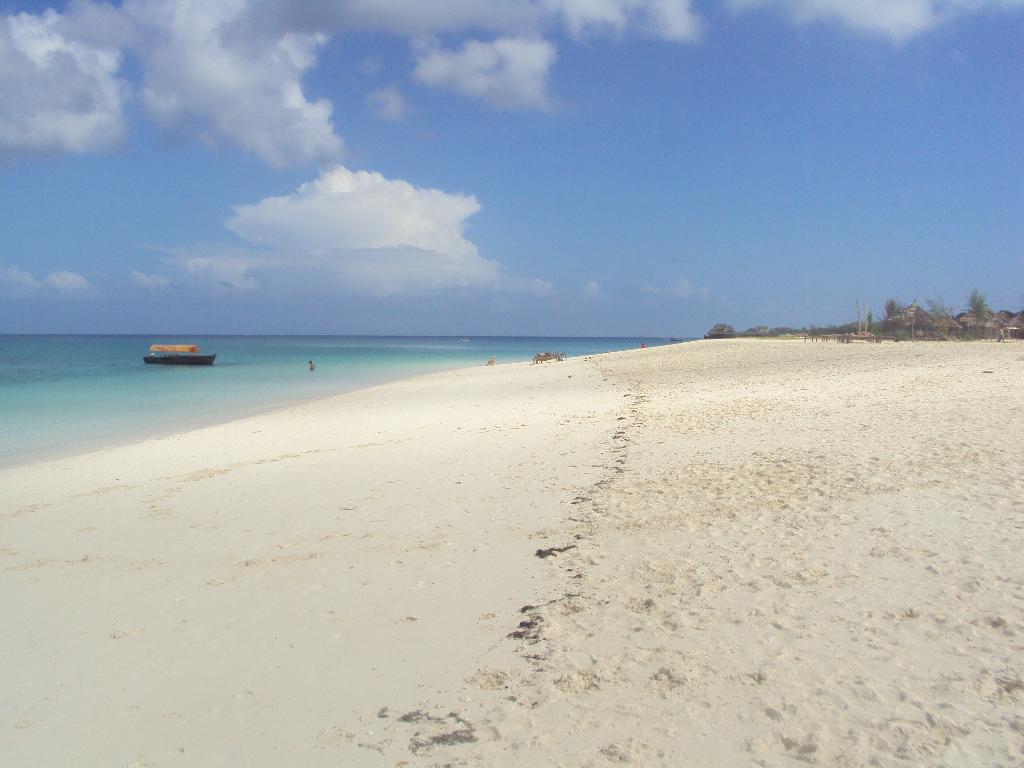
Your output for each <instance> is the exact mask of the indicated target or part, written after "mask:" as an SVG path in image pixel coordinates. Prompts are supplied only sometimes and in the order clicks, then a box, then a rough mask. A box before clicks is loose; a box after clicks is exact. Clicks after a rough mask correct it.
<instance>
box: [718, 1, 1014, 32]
mask: <svg viewBox="0 0 1024 768" xmlns="http://www.w3.org/2000/svg"><path fill="white" fill-rule="evenodd" d="M728 1H729V4H730V5H731V6H732V7H733V8H735V9H739V10H745V9H749V8H762V7H763V8H774V9H778V10H780V11H782V12H784V13H786V14H787V15H788V16H789V17H790V18H791V19H792V20H793V21H795V22H796V23H798V24H807V23H810V22H817V21H823V22H832V23H839V24H843V25H845V26H847V27H849V28H851V29H853V30H854V31H857V32H866V33H871V34H880V35H884V36H886V37H889V38H891V39H892V40H894V41H897V42H901V41H904V40H907V39H909V38H910V37H913V36H914V35H917V34H920V33H922V32H926V31H927V30H929V29H932V28H933V27H935V26H936V25H938V24H941V23H943V22H945V21H948V20H950V19H953V18H955V17H957V16H960V15H964V14H967V13H973V12H977V11H981V10H985V9H990V10H996V9H1013V8H1017V9H1020V8H1024V3H1022V2H1021V0H728Z"/></svg>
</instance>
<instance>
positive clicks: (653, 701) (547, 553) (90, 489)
mask: <svg viewBox="0 0 1024 768" xmlns="http://www.w3.org/2000/svg"><path fill="white" fill-rule="evenodd" d="M1022 371H1024V346H1022V345H1016V344H914V345H909V344H893V345H864V346H857V345H841V346H836V345H813V344H803V343H800V342H781V341H779V342H768V341H763V342H762V341H757V342H742V341H727V342H699V343H694V344H686V345H679V346H675V347H668V348H659V349H649V350H642V351H636V352H625V353H614V354H610V355H603V356H596V357H591V358H586V359H578V360H570V361H567V362H564V363H549V364H545V365H540V366H529V365H511V366H498V367H497V368H489V369H488V368H480V369H474V370H468V371H460V372H455V373H448V374H441V375H435V376H427V377H421V378H417V379H412V380H409V381H405V382H399V383H396V384H391V385H387V386H384V387H378V388H375V389H371V390H367V391H364V392H359V393H355V394H351V395H345V396H342V397H338V398H333V399H330V400H325V401H321V402H318V403H313V404H309V405H306V406H301V407H297V408H292V409H288V410H285V411H280V412H276V413H271V414H267V415H264V416H260V417H256V418H252V419H245V420H242V421H237V422H233V423H231V424H225V425H221V426H217V427H211V428H208V429H204V430H199V431H196V432H192V433H187V434H182V435H177V436H174V437H171V438H166V439H161V440H153V441H148V442H146V443H140V444H138V445H134V446H126V447H123V448H116V449H110V450H106V451H101V452H98V453H93V454H88V455H85V456H80V457H76V458H73V459H69V460H65V461H58V462H52V463H47V464H36V465H32V466H28V467H21V468H16V469H13V470H8V471H5V472H3V473H0V500H2V507H0V579H2V585H0V595H2V597H0V606H2V609H3V615H4V624H5V631H4V632H3V634H2V635H0V637H2V639H0V653H2V659H3V660H2V661H0V665H2V672H3V675H2V678H3V680H4V684H3V686H2V688H0V754H2V755H4V756H5V758H4V764H5V765H8V764H9V765H19V766H20V765H25V766H28V765H56V764H77V765H161V766H163V765H246V766H249V765H367V766H374V765H380V766H385V765H386V766H394V765H399V764H408V765H435V764H437V765H445V764H453V765H567V766H589V765H593V766H601V765H613V764H635V765H666V766H667V765H722V766H726V765H729V766H731V765H795V764H812V765H814V764H817V765H828V766H832V765H837V766H859V765H878V766H890V765H891V766H896V765H900V766H905V765H950V766H953V765H955V766H973V765H977V766H996V765H1006V766H1011V765H1020V764H1021V763H1022V762H1024V717H1022V716H1021V715H1020V714H1019V713H1020V711H1022V709H1024V654H1022V651H1024V646H1022V639H1021V638H1022V637H1024V635H1022V632H1024V560H1022V558H1021V556H1020V552H1021V550H1022V545H1024V501H1022V499H1024V480H1022V475H1021V471H1020V470H1021V467H1022V466H1024V445H1022V442H1021V439H1020V433H1021V427H1022V425H1024V392H1022V390H1021V387H1020V381H1021V372H1022Z"/></svg>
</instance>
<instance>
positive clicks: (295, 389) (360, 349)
mask: <svg viewBox="0 0 1024 768" xmlns="http://www.w3.org/2000/svg"><path fill="white" fill-rule="evenodd" d="M156 343H164V344H171V343H195V344H198V345H199V346H200V347H201V348H202V351H203V352H204V353H207V354H209V353H216V354H217V362H216V364H215V365H214V366H212V367H209V368H207V367H179V366H163V365H145V364H144V363H143V362H142V358H143V356H144V355H145V354H146V353H147V351H148V349H149V345H150V344H156ZM641 343H646V344H647V345H648V346H655V345H658V344H662V343H665V340H664V339H622V338H560V339H542V338H515V337H486V338H483V337H478V338H471V339H459V338H443V337H380V336H377V337H359V336H205V337H202V336H200V337H196V336H190V337H189V338H188V339H180V338H168V337H156V336H145V337H143V336H3V335H0V424H2V427H0V466H9V465H12V464H18V463H22V462H26V461H31V460H33V459H39V458H49V457H57V456H65V455H71V454H74V453H77V452H81V451H83V450H88V449H92V448H97V447H100V446H104V445H112V444H118V443H124V442H130V441H134V440H138V439H141V438H145V437H151V436H154V435H159V434H167V433H170V432H176V431H180V430H183V429H190V428H194V427H197V426H202V425H204V424H210V423H215V422H219V421H226V420H229V419H232V418H237V417H239V416H245V415H249V414H252V413H257V412H260V411H263V410H266V409H267V408H273V407H277V406H281V405H285V404H288V403H294V402H299V401H303V400H310V399H314V398H317V397H326V396H328V395H332V394H337V393H340V392H350V391H352V390H356V389H361V388H364V387H368V386H372V385H375V384H381V383H384V382H386V381H393V380H396V379H401V378H406V377H408V376H414V375H417V374H421V373H429V372H433V371H442V370H450V369H453V368H461V367H468V366H474V365H483V364H484V363H485V362H486V361H487V359H488V358H489V357H490V356H491V355H494V356H496V357H497V359H498V362H499V363H508V362H515V361H520V360H529V359H530V358H532V357H533V355H534V354H535V353H536V352H540V351H546V350H550V351H557V352H565V353H566V354H568V355H569V356H577V355H587V354H593V353H597V352H607V351H612V350H620V349H635V348H636V347H639V346H640V344H641ZM310 359H312V360H315V361H316V366H317V369H316V372H315V373H310V372H309V370H308V365H307V363H308V361H309V360H310Z"/></svg>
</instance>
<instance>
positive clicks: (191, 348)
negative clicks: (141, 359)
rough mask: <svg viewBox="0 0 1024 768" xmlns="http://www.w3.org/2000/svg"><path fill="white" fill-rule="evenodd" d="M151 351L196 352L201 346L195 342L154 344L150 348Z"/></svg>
mask: <svg viewBox="0 0 1024 768" xmlns="http://www.w3.org/2000/svg"><path fill="white" fill-rule="evenodd" d="M149 351H150V352H191V353H192V354H195V353H196V352H198V351H199V347H197V346H196V345H195V344H154V345H153V346H151V347H150V348H149Z"/></svg>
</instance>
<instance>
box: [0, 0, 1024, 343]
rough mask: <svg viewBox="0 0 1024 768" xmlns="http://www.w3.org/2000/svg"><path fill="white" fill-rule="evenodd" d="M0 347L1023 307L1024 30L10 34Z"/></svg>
mask: <svg viewBox="0 0 1024 768" xmlns="http://www.w3.org/2000/svg"><path fill="white" fill-rule="evenodd" d="M0 12H2V13H3V15H4V18H3V20H2V21H0V71H2V72H3V77H2V78H0V206H2V207H0V210H2V211H3V213H2V224H3V226H2V227H0V331H7V332H23V331H24V332H69V331H79V332H112V333H120V332H143V333H146V332H153V333H156V332H166V333H202V332H209V333H221V332H237V333H402V334H405V333H408V334H416V333H437V334H478V335H479V334H539V335H554V334H564V335H680V336H681V335H699V334H700V333H703V332H704V331H705V330H706V328H707V327H709V326H710V325H711V324H713V323H715V322H729V323H732V324H734V325H737V326H741V327H747V326H750V325H754V324H761V323H764V324H770V325H776V324H789V325H796V326H800V325H803V324H806V323H812V322H832V321H844V320H848V319H850V318H852V317H853V316H854V315H855V305H854V302H855V301H860V302H861V303H862V304H863V303H864V302H868V303H870V304H872V306H873V307H874V308H876V310H877V311H879V312H880V310H881V307H882V304H883V303H884V301H885V299H886V298H887V297H889V296H896V297H897V298H900V299H902V300H904V301H910V300H911V299H914V298H917V299H918V300H921V301H923V300H925V299H928V298H936V297H941V298H942V299H944V300H945V301H946V302H947V303H951V304H954V305H962V304H963V301H964V298H965V296H966V293H967V292H968V291H969V290H970V289H971V288H974V287H979V288H981V289H982V290H983V291H985V292H986V293H987V294H988V296H989V299H990V303H992V304H993V305H995V306H997V307H1000V308H1002V307H1007V308H1011V309H1014V310H1017V309H1020V308H1021V306H1022V304H1024V160H1022V157H1024V76H1022V72H1024V68H1022V66H1021V54H1022V51H1024V2H1022V1H1021V0H942V1H941V2H940V0H884V1H883V0H716V1H715V2H710V1H705V2H701V1H700V0H694V1H693V2H687V0H477V1H476V2H468V1H467V0H437V2H434V3H430V4H420V3H405V2H398V1H397V0H378V1H377V2H373V1H372V0H361V1H360V0H333V1H330V2H318V3H285V2H284V1H283V0H259V1H257V0H230V1H228V0H223V1H222V0H210V1H209V2H204V3H186V2H173V1H172V0H128V2H124V3H123V4H117V3H115V4H112V5H110V4H104V3H94V2H81V3H71V4H64V5H57V6H54V7H53V8H49V7H48V6H47V5H46V4H36V3H7V4H6V5H3V6H0Z"/></svg>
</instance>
